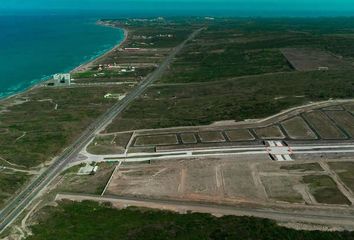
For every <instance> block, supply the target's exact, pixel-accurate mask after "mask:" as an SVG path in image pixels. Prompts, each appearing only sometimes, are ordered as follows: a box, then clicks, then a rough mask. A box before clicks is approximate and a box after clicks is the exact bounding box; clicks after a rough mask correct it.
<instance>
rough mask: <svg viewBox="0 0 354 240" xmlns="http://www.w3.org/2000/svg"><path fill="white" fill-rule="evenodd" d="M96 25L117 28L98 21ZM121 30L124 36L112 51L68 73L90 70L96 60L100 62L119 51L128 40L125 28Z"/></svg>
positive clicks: (127, 32)
mask: <svg viewBox="0 0 354 240" xmlns="http://www.w3.org/2000/svg"><path fill="white" fill-rule="evenodd" d="M97 24H98V25H101V26H104V27H112V28H117V27H113V26H111V25H109V24H104V23H102V22H100V21H98V22H97ZM120 29H121V30H123V34H124V37H123V40H122V41H121V42H120V43H118V44H117V45H115V46H114V47H113V48H112V49H110V50H108V51H107V52H105V53H103V54H102V55H100V56H97V57H96V58H94V59H92V60H90V61H88V62H86V63H83V64H81V65H79V66H77V67H75V68H74V69H73V70H71V71H70V73H77V72H82V71H86V70H87V69H88V68H90V67H91V66H92V65H93V64H94V63H95V62H97V61H98V60H101V59H102V58H104V57H106V56H107V55H108V54H110V53H112V52H114V51H115V50H117V49H119V48H120V47H121V46H122V45H123V44H124V43H125V42H126V41H127V39H128V34H129V31H128V30H127V29H126V28H120Z"/></svg>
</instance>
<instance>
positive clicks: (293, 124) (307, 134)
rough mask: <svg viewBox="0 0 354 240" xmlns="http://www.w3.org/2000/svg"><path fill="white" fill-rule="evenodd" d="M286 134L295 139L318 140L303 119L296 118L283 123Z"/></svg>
mask: <svg viewBox="0 0 354 240" xmlns="http://www.w3.org/2000/svg"><path fill="white" fill-rule="evenodd" d="M282 126H283V127H284V129H285V131H286V133H287V134H288V135H289V136H290V137H291V138H293V139H317V136H316V134H315V133H314V132H313V131H312V130H311V129H310V128H309V126H308V125H307V124H306V122H305V121H304V120H303V119H302V118H301V117H294V118H291V119H289V120H286V121H284V122H282Z"/></svg>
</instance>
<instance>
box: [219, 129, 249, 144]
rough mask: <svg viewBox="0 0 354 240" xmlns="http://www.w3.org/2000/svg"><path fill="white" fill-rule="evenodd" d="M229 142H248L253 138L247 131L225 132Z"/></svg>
mask: <svg viewBox="0 0 354 240" xmlns="http://www.w3.org/2000/svg"><path fill="white" fill-rule="evenodd" d="M225 133H226V135H227V137H228V138H229V139H230V141H249V140H253V139H254V136H252V134H251V133H250V132H249V131H248V130H247V129H234V130H229V131H226V132H225Z"/></svg>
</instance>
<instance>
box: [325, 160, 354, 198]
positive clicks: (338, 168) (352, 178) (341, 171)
mask: <svg viewBox="0 0 354 240" xmlns="http://www.w3.org/2000/svg"><path fill="white" fill-rule="evenodd" d="M328 165H329V166H330V167H331V168H332V169H333V170H334V171H335V172H336V173H337V174H338V175H339V177H340V179H341V180H342V181H343V182H344V184H345V185H347V187H348V188H349V189H351V190H352V191H353V192H354V162H330V163H328Z"/></svg>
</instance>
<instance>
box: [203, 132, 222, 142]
mask: <svg viewBox="0 0 354 240" xmlns="http://www.w3.org/2000/svg"><path fill="white" fill-rule="evenodd" d="M198 135H199V137H200V140H201V141H202V142H205V143H208V142H225V138H224V136H223V135H222V134H221V132H199V133H198Z"/></svg>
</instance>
